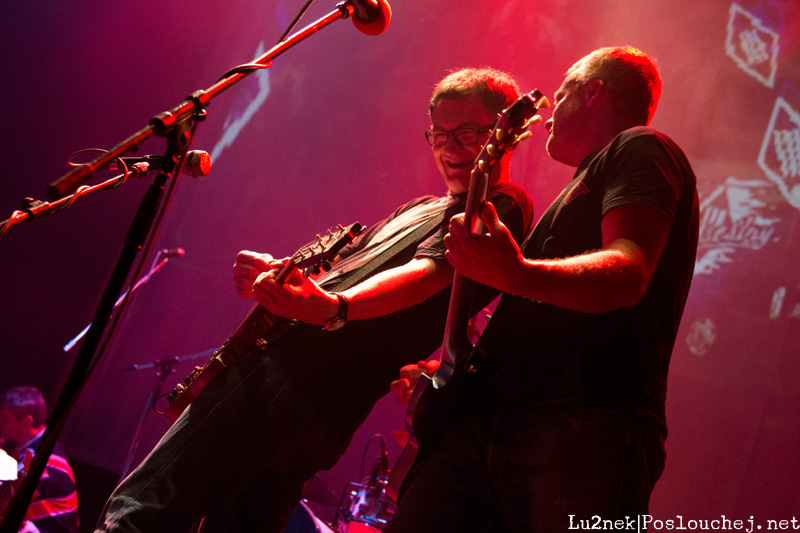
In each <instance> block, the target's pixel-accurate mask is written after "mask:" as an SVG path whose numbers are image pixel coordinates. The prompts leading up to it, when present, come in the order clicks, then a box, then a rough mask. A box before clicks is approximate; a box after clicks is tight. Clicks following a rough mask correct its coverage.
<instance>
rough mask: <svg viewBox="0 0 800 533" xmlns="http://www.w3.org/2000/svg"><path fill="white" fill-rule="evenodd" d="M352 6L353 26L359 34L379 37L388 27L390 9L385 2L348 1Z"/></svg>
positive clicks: (382, 0)
mask: <svg viewBox="0 0 800 533" xmlns="http://www.w3.org/2000/svg"><path fill="white" fill-rule="evenodd" d="M348 4H350V5H351V6H353V25H354V26H355V27H356V28H358V31H360V32H361V33H366V34H367V35H380V34H381V33H383V32H384V31H386V28H388V27H389V22H391V20H392V8H391V7H389V2H387V1H386V0H348Z"/></svg>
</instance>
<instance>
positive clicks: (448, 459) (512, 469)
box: [384, 407, 664, 533]
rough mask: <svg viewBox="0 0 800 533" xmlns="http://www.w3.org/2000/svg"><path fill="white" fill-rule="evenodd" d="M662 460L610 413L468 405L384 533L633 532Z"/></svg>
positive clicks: (655, 445) (652, 441)
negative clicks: (622, 528) (596, 527)
mask: <svg viewBox="0 0 800 533" xmlns="http://www.w3.org/2000/svg"><path fill="white" fill-rule="evenodd" d="M663 466H664V447H663V443H662V441H661V440H660V439H659V438H657V437H650V436H645V435H642V434H641V433H639V432H636V431H634V430H632V429H631V428H630V424H629V423H628V422H627V420H626V417H625V416H622V415H620V414H618V413H616V412H613V411H608V410H605V409H598V408H570V409H569V410H566V409H563V408H555V407H543V408H536V409H533V410H531V411H528V412H524V413H504V412H500V413H489V412H482V413H471V414H469V415H467V416H466V417H465V418H464V419H463V420H462V421H461V422H460V423H459V424H458V425H457V426H456V427H455V429H454V430H453V431H451V432H450V434H449V435H448V436H447V437H446V438H445V439H444V440H443V441H442V443H441V445H440V446H439V447H438V448H437V449H436V451H434V452H433V453H432V454H431V455H430V457H429V458H428V459H427V461H426V462H425V463H424V464H421V465H420V467H419V468H417V469H416V470H415V471H414V472H412V474H411V475H413V476H414V477H413V480H412V482H411V483H410V485H409V486H408V489H407V490H406V492H405V494H404V495H403V497H402V500H401V502H400V504H399V507H398V509H397V512H396V513H395V515H394V517H393V519H392V522H391V523H390V524H389V526H388V527H387V528H386V529H385V530H384V533H412V532H413V533H425V532H431V533H434V532H436V533H443V532H451V531H452V532H459V533H464V532H501V531H502V532H506V531H513V532H520V533H522V532H535V533H558V532H565V533H566V532H568V531H575V530H579V526H580V525H581V524H582V523H583V524H584V525H585V524H586V521H587V520H588V521H590V523H591V524H595V523H597V520H611V521H615V522H617V521H619V520H622V522H617V525H619V524H620V523H622V524H625V525H627V526H628V527H630V526H631V525H633V531H636V528H635V522H633V521H635V520H637V518H638V517H639V516H640V515H645V514H647V509H648V503H649V498H650V493H651V491H652V488H653V485H654V484H655V481H656V480H657V479H658V477H659V476H660V474H661V471H662V470H663ZM598 517H599V518H598ZM626 519H627V521H626ZM581 520H583V521H584V522H580V521H581ZM583 529H589V528H583Z"/></svg>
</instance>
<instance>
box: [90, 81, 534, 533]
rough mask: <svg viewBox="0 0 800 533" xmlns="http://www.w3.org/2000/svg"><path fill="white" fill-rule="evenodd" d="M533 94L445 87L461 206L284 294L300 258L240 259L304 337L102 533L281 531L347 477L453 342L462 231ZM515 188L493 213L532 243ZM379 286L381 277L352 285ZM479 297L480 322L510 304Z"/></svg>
mask: <svg viewBox="0 0 800 533" xmlns="http://www.w3.org/2000/svg"><path fill="white" fill-rule="evenodd" d="M519 96H520V92H519V89H518V87H517V85H516V83H515V82H514V80H513V79H512V78H511V77H510V76H509V75H507V74H505V73H503V72H499V71H496V70H492V69H463V70H459V71H456V72H453V73H452V74H450V75H448V76H447V77H445V78H444V79H443V80H442V81H441V82H440V83H439V84H438V85H437V86H436V88H435V90H434V93H433V96H432V99H431V103H430V114H431V129H430V131H428V132H426V134H425V137H426V139H427V140H428V143H429V144H430V145H431V150H432V153H433V156H434V159H435V162H436V165H437V167H438V169H439V172H440V173H441V175H442V178H443V179H444V182H445V185H446V187H447V194H446V195H445V196H443V197H440V198H437V197H425V198H418V199H415V200H412V201H410V202H408V203H406V204H404V205H402V206H400V207H399V208H398V209H397V210H396V211H395V212H394V213H393V214H392V215H391V216H389V217H388V218H387V219H386V220H384V221H382V222H379V223H377V224H375V225H373V226H372V227H370V228H369V229H368V230H366V231H365V232H364V233H363V234H362V235H360V236H359V237H358V238H357V239H356V240H355V242H353V243H352V244H351V245H349V246H347V247H346V248H344V250H343V251H342V252H341V254H340V258H339V259H338V260H337V261H335V262H334V264H333V265H332V269H331V271H330V272H328V273H324V274H321V275H319V276H316V277H314V276H312V277H309V278H306V277H303V276H302V275H301V274H300V273H299V272H295V273H294V274H292V275H291V276H290V277H289V279H288V280H286V282H285V283H284V284H281V283H278V282H276V280H275V276H276V273H277V272H278V271H279V270H280V269H281V268H282V267H283V266H284V265H285V264H286V263H287V261H288V259H280V260H275V259H273V258H272V256H270V255H269V254H263V253H256V252H251V251H242V252H240V253H239V254H238V256H237V258H236V263H235V264H234V267H233V277H234V283H235V286H236V290H237V291H238V293H239V294H240V295H241V296H242V297H245V298H255V300H256V302H258V304H260V305H261V306H263V307H264V308H266V309H267V310H269V311H270V312H272V313H274V314H276V315H278V316H283V317H288V318H292V319H296V320H298V321H300V323H299V324H297V325H296V326H294V327H293V328H291V329H290V330H289V331H288V332H287V333H286V334H284V335H283V336H281V337H279V338H278V339H276V340H274V341H270V342H269V343H268V344H267V345H266V348H265V350H254V351H253V353H252V355H250V356H249V357H245V358H243V359H241V360H239V361H238V362H237V363H236V364H235V365H233V366H232V367H230V368H228V369H227V370H226V371H225V372H224V373H223V374H221V375H220V376H219V377H218V378H216V379H215V380H214V381H212V382H211V383H209V384H208V385H206V387H205V388H203V390H202V392H201V393H200V395H199V396H198V397H197V398H196V399H195V400H194V401H193V402H192V404H191V406H190V407H189V408H188V409H187V410H186V411H185V412H184V413H183V414H182V415H181V417H180V418H179V419H178V420H177V421H176V422H175V424H174V425H173V426H172V428H171V429H170V430H169V432H168V433H167V435H165V437H164V438H163V439H162V440H161V442H160V443H159V444H158V445H157V446H156V448H155V449H154V450H153V452H152V453H151V454H150V455H149V456H148V458H147V459H145V460H144V462H143V463H142V464H141V465H139V467H138V468H137V469H136V470H135V471H134V472H132V473H131V475H130V476H128V478H126V479H125V480H124V481H123V482H122V484H121V485H120V486H119V487H118V488H117V490H116V491H115V492H114V494H112V496H111V498H110V500H109V502H108V503H107V505H106V509H105V513H104V516H103V517H102V518H101V520H100V523H99V525H98V531H113V532H119V531H130V532H132V531H169V532H180V531H187V530H188V529H189V528H190V526H191V525H192V524H193V523H195V522H196V521H198V520H200V519H203V521H202V524H201V526H200V530H201V531H207V530H210V531H217V530H225V531H259V532H271V531H274V532H278V531H281V529H282V527H283V525H284V523H285V521H286V519H287V518H288V516H289V514H290V513H291V511H292V509H293V508H294V506H295V505H296V504H297V502H298V500H299V499H300V497H301V495H302V486H303V483H304V482H305V481H306V480H308V479H309V478H311V477H312V476H313V475H314V474H315V473H316V472H317V471H318V470H325V469H328V468H331V467H332V466H333V465H334V464H335V463H336V461H337V460H338V459H339V457H340V456H341V454H342V453H343V452H344V451H345V449H346V447H347V445H348V443H349V441H350V439H351V437H352V434H353V432H354V431H355V430H356V429H357V427H358V426H359V424H360V423H361V422H362V421H363V420H364V418H365V417H366V416H367V414H368V413H369V411H370V409H371V408H372V406H373V405H374V403H375V402H376V401H377V400H378V399H379V398H380V397H381V396H383V395H384V394H385V393H386V392H388V388H389V387H388V384H389V382H390V381H391V380H392V379H393V378H394V376H395V374H396V372H397V369H398V368H400V367H401V366H402V365H404V364H408V363H410V362H414V361H417V360H419V359H424V358H426V357H428V356H429V355H430V354H431V353H433V352H434V351H435V350H436V348H437V347H438V346H439V345H440V344H441V342H442V339H443V331H444V324H445V319H446V314H447V307H448V302H449V297H450V291H449V286H450V284H451V283H452V278H453V268H452V267H451V266H450V265H449V264H448V263H447V261H446V260H445V258H444V254H445V246H444V244H443V238H444V235H445V233H446V232H447V222H448V221H449V220H450V218H451V217H452V216H453V215H455V214H457V213H459V212H463V210H464V203H465V197H466V192H467V189H468V185H469V181H470V173H471V171H472V167H473V164H474V161H475V159H476V156H477V155H478V154H479V153H480V151H481V149H482V144H483V143H484V142H486V140H487V139H488V137H489V132H490V131H491V130H492V128H493V126H494V124H495V122H496V120H497V117H498V114H499V113H500V112H501V111H502V110H503V109H505V108H506V107H508V106H509V105H510V104H511V103H513V102H514V101H516V100H517V99H518V98H519ZM509 177H510V173H509V154H506V156H504V157H503V158H502V160H501V161H499V162H498V164H497V165H496V167H495V169H494V171H493V173H492V176H491V184H492V185H491V188H490V191H489V199H490V200H491V201H492V203H493V204H494V205H495V206H497V209H498V211H499V212H500V213H501V215H500V216H501V218H502V219H503V221H504V222H505V224H506V225H507V226H508V227H509V228H510V231H511V234H513V236H514V238H515V239H517V240H521V239H522V237H523V236H524V235H525V233H526V232H527V230H528V228H529V226H530V224H531V220H532V216H533V208H532V205H531V201H530V198H529V197H528V195H527V193H526V192H525V191H524V190H522V189H521V188H520V187H519V186H516V185H513V184H511V183H509ZM417 228H423V230H421V231H422V233H421V234H419V235H417V234H418V232H419V231H420V230H418V229H417ZM428 228H429V229H428ZM409 235H411V236H412V237H413V238H411V243H410V244H405V242H406V241H407V240H408V239H409V238H410V237H408V236H409ZM395 252H396V253H395ZM376 263H378V264H379V265H380V266H379V267H377V268H376V267H374V266H373V265H375V264H376ZM363 272H368V275H367V276H366V279H363V280H360V281H359V282H358V283H356V284H354V285H352V286H350V285H347V286H343V284H345V283H347V280H348V279H351V278H350V277H349V276H351V275H356V276H359V275H361V274H362V273H363ZM343 280H344V281H343ZM477 292H478V297H477V299H476V301H475V309H476V310H478V309H480V308H481V307H483V305H485V304H486V303H488V302H489V301H490V300H491V299H492V297H493V296H494V295H496V294H497V292H496V291H493V290H482V291H477ZM228 528H230V529H228Z"/></svg>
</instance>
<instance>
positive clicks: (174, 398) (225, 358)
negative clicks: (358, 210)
mask: <svg viewBox="0 0 800 533" xmlns="http://www.w3.org/2000/svg"><path fill="white" fill-rule="evenodd" d="M363 229H364V227H363V226H362V225H361V224H360V223H358V222H355V223H353V224H350V225H349V226H348V227H346V228H343V227H342V226H341V225H340V226H338V227H337V228H336V229H334V230H328V231H327V232H326V234H325V235H324V236H319V235H317V238H316V239H315V240H314V241H312V242H310V243H308V244H307V245H305V246H303V247H302V248H300V249H299V250H298V251H297V252H295V254H294V255H293V256H292V258H291V261H289V262H288V263H287V264H286V266H285V267H284V268H283V269H281V271H280V272H279V273H278V274H277V275H276V276H275V281H277V282H278V283H285V282H286V280H287V279H289V276H290V275H291V274H292V273H293V272H294V271H295V270H297V269H301V270H303V271H304V275H306V276H308V275H310V274H311V273H318V272H320V269H323V270H328V269H330V262H331V261H332V260H333V259H334V258H335V257H336V255H337V254H338V253H339V251H340V250H341V249H342V248H344V247H345V246H347V245H348V244H349V243H351V242H353V239H355V238H356V237H357V236H358V234H359V233H361V231H363ZM293 323H295V321H293V320H289V319H285V318H282V317H278V316H276V315H273V314H272V313H270V312H269V311H267V310H266V309H264V308H263V307H261V306H260V305H255V306H253V308H252V309H251V310H250V312H249V313H248V314H247V316H246V317H245V319H244V321H243V322H242V323H241V324H240V325H239V327H238V328H236V330H235V331H234V332H233V333H232V334H231V336H230V338H229V339H228V340H227V341H225V344H223V345H222V346H221V347H220V348H219V349H218V350H217V351H216V352H214V353H213V354H212V355H211V358H210V359H209V360H208V362H207V363H206V364H205V366H202V367H195V369H194V370H193V371H192V372H191V374H189V376H188V377H186V379H184V380H183V383H178V384H177V385H176V386H175V389H174V390H173V391H172V392H171V393H170V394H169V396H167V400H168V401H169V405H168V406H167V408H166V409H165V410H164V415H165V416H166V417H167V418H168V419H169V420H170V421H171V422H174V421H175V420H177V419H178V417H179V416H180V415H181V413H183V411H184V410H185V409H186V408H187V407H188V406H189V404H190V403H192V400H194V399H195V398H196V397H197V395H198V394H200V391H201V390H203V387H205V386H206V384H208V383H209V382H210V381H211V380H212V379H214V378H215V377H217V376H218V375H219V374H221V373H222V371H223V370H225V369H226V368H228V367H229V366H231V365H233V364H234V363H235V362H236V361H238V360H239V359H240V358H241V357H243V356H245V355H246V354H248V353H250V352H251V351H252V350H253V349H254V348H260V349H265V348H266V346H267V343H268V342H269V341H271V340H274V339H276V338H278V337H279V336H280V335H282V334H283V333H285V332H286V331H287V330H288V329H289V328H290V327H291V325H292V324H293Z"/></svg>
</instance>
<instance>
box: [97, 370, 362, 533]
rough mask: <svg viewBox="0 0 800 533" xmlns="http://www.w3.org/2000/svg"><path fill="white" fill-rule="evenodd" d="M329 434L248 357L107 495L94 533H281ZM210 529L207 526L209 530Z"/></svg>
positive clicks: (276, 375) (330, 453) (287, 386)
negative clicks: (198, 525) (198, 529)
mask: <svg viewBox="0 0 800 533" xmlns="http://www.w3.org/2000/svg"><path fill="white" fill-rule="evenodd" d="M348 438H349V435H348V436H341V435H333V434H332V433H331V431H329V429H328V428H327V426H326V425H325V424H322V423H320V422H319V420H318V418H317V416H316V414H315V413H314V411H313V409H312V408H311V406H310V405H309V404H308V403H307V402H306V401H305V400H304V399H303V398H302V397H301V395H300V394H298V393H297V391H296V389H295V386H294V384H293V383H292V381H291V380H290V379H288V378H287V377H286V375H285V374H284V372H283V371H282V369H281V367H280V366H279V365H278V364H277V363H275V362H274V361H273V360H272V359H271V358H269V357H265V356H263V355H253V356H250V357H248V358H245V359H244V360H242V361H240V362H239V363H237V364H236V365H235V366H233V367H231V368H229V369H228V370H226V371H225V373H223V374H222V375H220V376H219V377H218V378H217V379H215V380H214V381H212V382H211V383H210V384H208V385H207V386H206V387H205V388H204V389H203V392H202V393H201V394H200V396H198V397H197V398H196V399H195V400H194V402H193V403H192V405H191V406H190V408H189V409H187V410H186V412H184V413H183V415H181V417H180V418H179V419H178V420H177V421H176V422H175V424H173V426H172V427H171V428H170V430H169V431H168V432H167V434H166V435H165V436H164V437H163V438H162V439H161V441H160V442H159V443H158V445H156V447H155V448H154V449H153V451H152V452H151V453H150V455H148V457H147V458H146V459H145V460H144V461H143V462H142V464H140V465H139V466H138V467H137V468H136V469H135V470H134V471H133V472H132V473H131V474H130V475H129V476H128V477H127V478H125V480H124V481H123V482H122V483H121V484H120V486H119V487H117V489H116V490H115V491H114V493H113V494H112V495H111V497H110V499H109V501H108V503H107V504H106V508H105V511H104V516H102V517H101V518H100V522H99V524H98V529H97V531H109V532H122V531H126V532H134V531H136V532H138V531H148V532H157V531H163V532H169V533H180V532H184V531H189V530H190V528H191V527H192V525H193V524H194V523H195V522H197V521H198V520H199V519H201V518H202V517H205V516H209V518H211V517H213V518H215V519H214V520H208V523H207V524H204V529H203V530H204V531H208V530H214V531H242V532H246V531H258V532H269V531H275V532H279V531H280V530H281V529H282V527H283V523H284V521H285V520H286V519H287V518H288V517H289V515H290V514H291V511H292V509H293V508H294V507H295V506H296V505H297V502H298V501H299V499H300V496H301V492H302V485H303V482H304V481H305V480H307V479H309V478H310V477H311V476H312V475H313V474H314V473H315V472H316V471H317V470H321V469H326V468H330V467H331V466H332V465H333V464H334V463H335V462H336V460H337V459H338V457H339V456H340V455H341V453H342V452H343V451H344V449H345V447H346V445H347V442H348ZM212 524H213V527H212Z"/></svg>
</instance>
